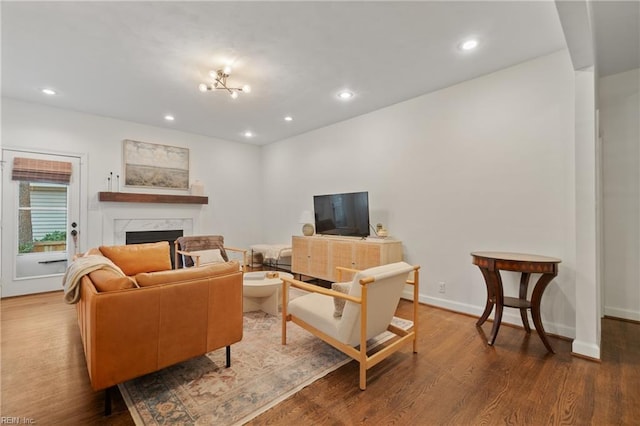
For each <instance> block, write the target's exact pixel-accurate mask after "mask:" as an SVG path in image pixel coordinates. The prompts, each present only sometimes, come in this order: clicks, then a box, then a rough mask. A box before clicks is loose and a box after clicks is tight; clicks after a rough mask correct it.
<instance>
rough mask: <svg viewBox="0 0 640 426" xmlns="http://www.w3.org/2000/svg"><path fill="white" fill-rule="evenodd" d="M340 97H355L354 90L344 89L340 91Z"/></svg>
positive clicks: (345, 98)
mask: <svg viewBox="0 0 640 426" xmlns="http://www.w3.org/2000/svg"><path fill="white" fill-rule="evenodd" d="M338 97H339V98H340V99H343V100H347V99H351V98H353V92H350V91H348V90H343V91H342V92H340V93H338Z"/></svg>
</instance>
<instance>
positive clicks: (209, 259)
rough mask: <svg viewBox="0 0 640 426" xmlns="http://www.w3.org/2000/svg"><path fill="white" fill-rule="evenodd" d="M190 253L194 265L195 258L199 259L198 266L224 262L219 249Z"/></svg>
mask: <svg viewBox="0 0 640 426" xmlns="http://www.w3.org/2000/svg"><path fill="white" fill-rule="evenodd" d="M190 253H191V254H192V255H193V256H192V258H193V263H194V264H195V263H196V256H199V257H200V265H205V264H207V263H222V262H225V260H224V258H223V257H222V254H221V253H220V249H211V250H198V251H192V252H190Z"/></svg>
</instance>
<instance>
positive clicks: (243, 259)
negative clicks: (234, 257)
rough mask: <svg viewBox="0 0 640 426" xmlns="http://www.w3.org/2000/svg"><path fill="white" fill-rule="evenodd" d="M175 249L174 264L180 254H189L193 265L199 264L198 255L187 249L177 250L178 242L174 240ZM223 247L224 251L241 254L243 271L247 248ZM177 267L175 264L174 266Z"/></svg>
mask: <svg viewBox="0 0 640 426" xmlns="http://www.w3.org/2000/svg"><path fill="white" fill-rule="evenodd" d="M173 244H174V247H175V250H174V263H173V264H174V265H178V256H180V255H184V256H190V257H192V258H193V265H194V266H195V267H199V266H200V255H198V254H196V253H193V252H188V251H184V250H178V242H177V241H174V242H173ZM224 249H225V250H226V251H230V252H234V253H239V254H242V270H243V271H245V269H246V267H247V265H248V263H247V250H245V249H241V248H236V247H227V246H225V247H224ZM176 267H177V266H176Z"/></svg>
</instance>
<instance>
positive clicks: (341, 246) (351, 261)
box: [291, 235, 402, 281]
mask: <svg viewBox="0 0 640 426" xmlns="http://www.w3.org/2000/svg"><path fill="white" fill-rule="evenodd" d="M291 246H292V255H291V271H292V272H293V273H296V274H302V275H307V276H310V277H315V278H320V279H323V280H327V281H336V280H337V276H336V267H338V266H342V267H346V268H352V269H359V270H362V269H367V268H371V267H374V266H379V265H385V264H387V263H394V262H400V261H401V260H402V241H398V240H392V239H378V238H375V239H370V240H367V239H360V237H351V238H349V237H338V236H336V237H334V236H327V235H325V236H315V235H314V236H311V237H298V236H294V237H292V244H291ZM342 279H343V280H345V279H349V277H344V276H343V277H342Z"/></svg>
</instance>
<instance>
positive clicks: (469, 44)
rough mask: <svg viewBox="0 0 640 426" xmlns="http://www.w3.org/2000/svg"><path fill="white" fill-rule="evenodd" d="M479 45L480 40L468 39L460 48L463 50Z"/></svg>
mask: <svg viewBox="0 0 640 426" xmlns="http://www.w3.org/2000/svg"><path fill="white" fill-rule="evenodd" d="M476 47H478V40H474V39H471V40H467V41H465V42H463V43H462V44H461V45H460V49H462V50H473V49H475V48H476Z"/></svg>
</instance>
